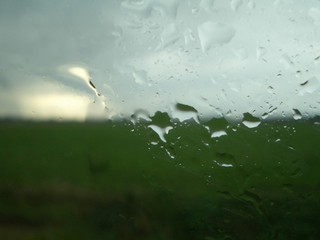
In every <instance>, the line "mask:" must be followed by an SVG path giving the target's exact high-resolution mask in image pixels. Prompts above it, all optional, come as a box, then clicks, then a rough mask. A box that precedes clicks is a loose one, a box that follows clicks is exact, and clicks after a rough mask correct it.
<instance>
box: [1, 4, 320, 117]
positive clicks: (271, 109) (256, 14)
mask: <svg viewBox="0 0 320 240" xmlns="http://www.w3.org/2000/svg"><path fill="white" fill-rule="evenodd" d="M319 39H320V1H318V0H299V1H297V0H276V1H265V0H231V1H229V0H201V1H200V0H189V1H188V0H181V1H179V0H131V1H129V0H126V1H120V0H108V1H104V0H95V1H85V0H68V1H63V0H59V1H49V0H33V1H31V0H30V1H20V0H10V1H9V0H8V1H0V53H1V54H0V117H2V118H6V117H18V118H32V119H74V120H85V119H90V118H99V119H101V118H102V119H107V118H112V117H122V116H130V115H131V114H132V113H134V112H136V111H138V110H145V111H147V112H149V113H150V114H151V115H152V114H153V113H154V112H155V111H166V112H168V113H169V114H170V115H171V116H173V117H179V118H180V119H184V118H188V117H190V116H191V115H192V114H194V113H192V112H191V113H190V114H191V115H190V116H189V115H188V114H186V113H182V112H181V111H179V110H178V109H177V107H176V104H177V103H181V104H186V105H190V106H192V107H193V108H194V109H196V110H197V112H198V114H199V115H200V118H204V117H205V116H209V117H211V116H214V117H220V116H224V117H227V118H238V119H241V118H242V116H243V115H242V114H243V113H245V112H249V113H251V114H253V115H254V116H257V117H259V118H265V119H272V118H292V119H298V118H300V116H297V115H300V113H301V116H302V117H308V116H314V115H317V114H319V113H320V94H319V93H320V88H319V87H320V41H319Z"/></svg>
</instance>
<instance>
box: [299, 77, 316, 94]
mask: <svg viewBox="0 0 320 240" xmlns="http://www.w3.org/2000/svg"><path fill="white" fill-rule="evenodd" d="M319 86H320V82H319V80H318V78H316V77H312V78H309V79H308V80H307V81H305V82H303V83H300V86H299V90H298V91H299V93H298V94H299V95H304V94H306V93H313V92H315V91H316V90H317V89H318V88H319Z"/></svg>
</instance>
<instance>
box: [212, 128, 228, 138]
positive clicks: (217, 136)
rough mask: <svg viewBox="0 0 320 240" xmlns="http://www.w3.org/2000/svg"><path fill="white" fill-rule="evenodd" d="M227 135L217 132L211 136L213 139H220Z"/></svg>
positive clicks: (224, 132)
mask: <svg viewBox="0 0 320 240" xmlns="http://www.w3.org/2000/svg"><path fill="white" fill-rule="evenodd" d="M226 135H227V133H226V131H224V130H220V131H215V132H213V133H212V134H211V137H212V138H219V137H221V136H226Z"/></svg>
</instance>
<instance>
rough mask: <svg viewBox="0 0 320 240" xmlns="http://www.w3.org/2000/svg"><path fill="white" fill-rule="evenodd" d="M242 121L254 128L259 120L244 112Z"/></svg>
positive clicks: (258, 123)
mask: <svg viewBox="0 0 320 240" xmlns="http://www.w3.org/2000/svg"><path fill="white" fill-rule="evenodd" d="M242 123H243V125H245V126H246V127H248V128H255V127H258V126H259V125H260V123H261V120H260V119H259V118H257V117H254V116H252V115H251V114H250V113H244V114H243V120H242Z"/></svg>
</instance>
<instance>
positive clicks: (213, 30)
mask: <svg viewBox="0 0 320 240" xmlns="http://www.w3.org/2000/svg"><path fill="white" fill-rule="evenodd" d="M235 32H236V31H235V29H234V28H233V27H232V26H229V25H226V24H223V23H218V22H212V21H208V22H205V23H202V24H201V25H199V26H198V34H199V39H200V43H201V48H202V51H203V52H206V51H208V50H209V49H210V48H211V47H213V46H221V45H223V44H226V43H228V42H230V41H231V39H232V38H233V37H234V35H235Z"/></svg>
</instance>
